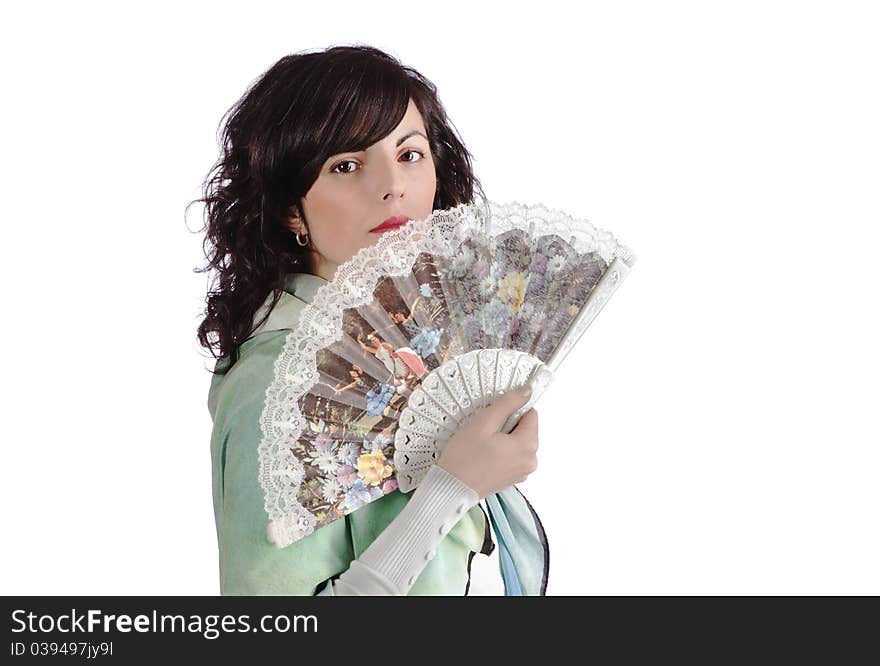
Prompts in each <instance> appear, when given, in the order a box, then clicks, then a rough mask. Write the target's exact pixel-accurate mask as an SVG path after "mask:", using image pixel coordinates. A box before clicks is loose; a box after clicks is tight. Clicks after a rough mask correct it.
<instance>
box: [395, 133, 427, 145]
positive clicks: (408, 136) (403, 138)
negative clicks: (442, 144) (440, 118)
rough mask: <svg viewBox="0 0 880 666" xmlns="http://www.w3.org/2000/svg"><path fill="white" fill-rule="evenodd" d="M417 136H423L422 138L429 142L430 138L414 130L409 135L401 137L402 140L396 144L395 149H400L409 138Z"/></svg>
mask: <svg viewBox="0 0 880 666" xmlns="http://www.w3.org/2000/svg"><path fill="white" fill-rule="evenodd" d="M416 134H418V135H419V136H421V137H422V138H424V139H425V141H427V140H428V137H426V136H425V135H424V133H422V132H420V131H419V130H412V131H411V132H407V133H406V134H404V135H403V136H402V137H400V138H399V139H398V140H397V143H396V144H395V146H394V147H395V148H397V147H399V146H400V144H402V143H403V142H404V141H406V140H407V139H408V138H410V137H411V136H415V135H416Z"/></svg>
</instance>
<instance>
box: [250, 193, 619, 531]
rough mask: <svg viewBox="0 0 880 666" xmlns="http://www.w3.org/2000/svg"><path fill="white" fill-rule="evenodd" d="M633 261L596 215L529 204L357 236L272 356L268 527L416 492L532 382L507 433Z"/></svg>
mask: <svg viewBox="0 0 880 666" xmlns="http://www.w3.org/2000/svg"><path fill="white" fill-rule="evenodd" d="M634 261H635V257H634V255H633V254H632V252H630V250H629V249H628V248H627V247H625V246H623V245H621V244H620V243H618V242H617V241H616V240H615V238H614V237H613V236H612V235H611V234H610V233H608V232H607V231H603V230H601V229H597V228H596V227H594V226H593V225H592V224H591V223H590V222H588V221H587V220H583V219H576V218H573V217H572V216H570V215H568V214H566V213H564V212H562V211H558V210H552V209H548V208H546V207H544V206H543V205H540V204H538V205H527V204H521V203H508V204H498V203H494V202H486V203H485V205H483V204H481V203H471V204H461V205H459V206H456V207H453V208H450V209H447V210H440V211H434V212H433V213H432V214H431V215H430V216H429V217H428V218H425V219H424V220H413V221H410V222H409V223H407V224H406V225H404V226H403V227H400V228H399V229H397V230H394V231H391V232H386V233H385V234H383V235H382V236H381V237H380V239H379V240H378V241H377V242H376V244H374V245H372V246H370V247H366V248H363V249H361V250H360V251H359V252H358V253H357V254H356V255H355V256H354V257H352V258H351V259H350V260H349V261H348V262H346V263H345V264H343V265H342V266H340V267H339V269H338V270H337V272H336V274H335V276H334V278H333V280H332V281H331V282H329V283H327V284H325V285H322V286H321V288H320V289H318V291H317V293H316V294H315V297H314V299H313V301H312V302H311V303H310V304H309V305H307V306H306V307H305V308H304V309H303V311H302V314H301V315H300V319H299V322H298V324H297V328H296V329H295V330H293V331H291V333H290V334H289V336H288V338H287V340H286V342H285V346H284V349H283V351H282V353H281V354H280V355H279V357H278V359H277V360H276V362H275V376H274V381H273V382H272V384H271V385H270V386H269V388H268V389H267V392H266V402H265V407H264V410H263V415H262V418H261V422H260V425H261V428H262V431H263V440H262V442H261V443H260V450H259V456H260V483H261V485H262V488H263V492H264V497H265V506H266V511H267V513H268V515H269V519H270V522H269V526H268V533H269V539H270V540H271V541H272V542H273V543H274V544H275V545H277V546H278V547H284V546H286V545H288V544H290V543H293V542H294V541H297V540H298V539H300V538H302V537H304V536H306V535H308V534H310V533H312V532H313V531H315V530H316V529H318V528H320V527H322V526H324V525H326V524H328V523H330V522H332V521H334V520H337V519H339V518H341V517H343V516H345V515H346V514H348V513H351V512H352V511H355V510H356V509H358V508H359V507H361V506H363V505H365V504H367V503H369V502H372V501H374V500H376V499H379V498H381V497H383V496H384V495H386V494H388V493H391V492H394V491H395V490H400V491H401V492H409V491H411V490H412V489H414V488H415V487H417V486H418V483H419V481H420V480H421V478H422V477H423V476H424V474H425V473H426V472H427V470H428V469H429V468H430V466H431V465H432V464H433V463H434V462H435V461H436V459H437V458H438V457H439V453H440V452H441V451H442V449H443V446H444V444H445V442H446V441H447V440H448V438H449V437H450V436H451V435H452V434H453V433H454V432H456V431H457V430H458V428H459V427H460V425H461V424H463V423H464V422H465V421H466V420H468V419H469V418H470V416H471V415H472V414H473V413H474V412H475V411H477V410H478V409H480V408H481V407H483V406H484V405H487V404H489V403H491V402H493V401H494V400H496V399H497V398H498V397H499V396H500V395H501V394H503V393H504V392H506V391H508V390H510V389H512V388H516V387H519V386H521V385H523V384H525V383H527V382H530V383H532V385H533V393H532V397H531V399H530V400H529V402H528V403H527V404H526V405H525V406H524V407H523V408H522V409H520V410H519V411H518V412H517V413H516V414H514V415H513V416H512V417H511V419H509V421H508V422H507V423H506V424H505V426H504V428H503V431H504V432H509V431H510V430H512V429H513V427H514V426H515V424H516V422H517V421H518V420H519V418H520V417H521V416H522V414H524V413H525V412H526V411H527V410H528V409H530V408H531V407H532V406H533V405H534V403H535V402H536V401H537V399H538V398H539V397H540V394H541V392H542V391H543V390H544V388H546V386H547V385H548V383H549V381H550V379H551V378H552V376H553V371H554V370H555V369H556V368H557V367H558V365H559V363H560V362H561V361H562V359H563V358H564V357H565V356H566V355H567V354H568V352H569V351H570V350H571V348H572V346H573V345H574V344H575V343H576V342H577V341H578V340H579V339H580V337H581V335H582V334H583V332H584V330H586V328H587V327H588V326H589V325H590V323H591V322H592V321H593V319H594V318H595V316H596V315H597V314H598V312H599V311H600V310H601V308H602V307H603V305H604V304H605V303H606V302H607V300H608V298H609V297H610V296H611V294H612V293H613V292H614V290H615V289H616V288H617V287H618V286H619V285H620V283H621V282H622V281H623V279H624V278H625V277H626V276H627V274H628V272H629V270H630V268H631V267H632V265H633V263H634Z"/></svg>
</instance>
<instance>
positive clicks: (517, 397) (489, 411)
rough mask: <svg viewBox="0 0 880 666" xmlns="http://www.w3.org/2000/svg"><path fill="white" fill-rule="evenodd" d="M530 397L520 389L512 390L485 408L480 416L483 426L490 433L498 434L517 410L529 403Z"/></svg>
mask: <svg viewBox="0 0 880 666" xmlns="http://www.w3.org/2000/svg"><path fill="white" fill-rule="evenodd" d="M529 397H531V396H530V395H526V394H525V393H523V392H522V391H521V390H520V389H511V390H509V391H508V392H507V393H505V394H504V395H502V396H501V397H500V398H498V399H497V400H496V401H495V402H493V403H492V404H490V405H488V406H487V407H484V408H483V413H482V414H480V418H481V419H482V424H483V425H484V426H485V427H486V428H487V430H488V432H498V431H499V430H500V429H501V426H503V425H504V422H505V421H506V420H507V418H508V417H509V416H510V415H511V414H513V413H514V412H515V411H516V410H517V409H519V408H520V407H522V406H523V405H524V404H526V403H527V402H528V401H529Z"/></svg>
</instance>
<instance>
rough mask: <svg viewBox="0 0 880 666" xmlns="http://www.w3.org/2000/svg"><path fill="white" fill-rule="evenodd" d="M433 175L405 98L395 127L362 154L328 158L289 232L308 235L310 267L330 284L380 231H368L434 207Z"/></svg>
mask: <svg viewBox="0 0 880 666" xmlns="http://www.w3.org/2000/svg"><path fill="white" fill-rule="evenodd" d="M436 189H437V174H436V172H435V170H434V159H433V157H432V155H431V149H430V145H429V143H428V139H427V131H426V130H425V123H424V121H423V119H422V116H421V114H420V113H419V111H418V108H417V107H416V105H415V103H414V102H413V101H412V99H410V101H409V105H408V107H407V110H406V114H405V115H404V116H403V120H401V121H400V124H399V125H398V126H397V127H396V128H395V129H394V130H393V131H392V132H391V134H389V135H388V136H386V137H385V138H384V139H382V140H381V141H377V142H376V143H374V144H373V145H372V146H370V147H368V148H367V149H366V150H364V151H361V152H355V153H339V154H338V155H333V156H332V157H331V158H330V159H328V160H327V161H326V162H325V163H324V165H323V166H322V167H321V173H320V175H319V176H318V179H317V180H316V181H315V182H314V184H313V185H312V187H311V189H309V191H308V192H307V193H306V195H305V197H303V199H302V201H301V206H302V212H303V215H304V216H305V226H304V227H303V223H302V221H301V220H293V221H292V222H291V229H292V230H293V231H298V232H301V234H302V235H304V234H305V233H308V234H309V242H308V248H307V249H308V250H310V251H311V257H310V258H311V269H312V272H313V273H314V274H315V275H319V276H320V277H323V278H324V279H325V280H328V281H329V280H332V279H333V275H334V273H335V272H336V269H337V267H339V265H341V264H343V263H345V262H346V261H348V260H349V259H351V257H353V256H354V255H355V254H356V253H357V251H358V250H360V249H361V248H363V247H367V246H369V245H373V244H375V243H376V242H377V241H378V240H379V238H380V237H381V235H382V234H381V233H371V232H370V229H373V228H374V227H376V226H378V225H380V224H381V223H382V222H383V221H384V220H386V219H387V218H389V217H391V216H393V215H406V216H407V217H409V218H410V219H413V220H420V219H424V218H426V217H428V216H429V215H430V214H431V212H432V210H433V204H434V195H435V192H436Z"/></svg>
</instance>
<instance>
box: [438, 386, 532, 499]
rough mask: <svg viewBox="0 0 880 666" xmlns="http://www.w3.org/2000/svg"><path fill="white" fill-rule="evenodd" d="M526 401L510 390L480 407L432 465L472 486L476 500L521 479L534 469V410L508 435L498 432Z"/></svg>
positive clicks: (522, 396) (524, 416)
mask: <svg viewBox="0 0 880 666" xmlns="http://www.w3.org/2000/svg"><path fill="white" fill-rule="evenodd" d="M528 400H529V396H528V395H526V394H524V393H522V392H521V391H520V390H517V389H513V390H511V391H508V392H507V393H505V394H504V395H503V396H501V398H499V399H498V400H496V401H495V402H493V403H492V404H490V405H487V406H486V407H483V409H482V410H480V411H479V412H477V413H476V414H474V415H473V416H472V417H471V419H470V420H469V421H468V422H467V423H466V424H465V426H464V427H463V428H462V429H461V430H459V431H458V432H457V433H455V435H453V436H452V437H450V438H449V441H448V442H447V443H446V446H445V447H444V448H443V451H442V453H441V454H440V458H439V459H438V460H437V462H436V464H437V465H440V466H441V467H443V469H445V470H446V471H447V472H450V473H451V474H454V475H455V476H457V477H458V478H459V479H461V480H462V481H464V482H465V483H466V484H467V485H469V486H470V487H471V488H473V489H474V490H475V491H476V493H477V495H479V497H480V499H483V498H484V497H486V496H487V495H491V494H492V493H496V492H498V491H500V490H504V489H505V488H509V487H510V486H512V485H513V484H514V483H522V482H523V481H525V480H526V478H528V476H529V474H531V473H532V472H534V471H535V470H536V469H537V468H538V456H537V453H538V412H537V411H536V410H535V409H534V408H532V409H530V410H529V411H527V412H526V413H525V414H524V415H523V417H522V418H521V419H520V421H519V423H517V425H516V427H515V428H514V429H513V430H512V431H511V432H510V434H509V435H505V434H504V433H501V432H499V431H500V429H501V426H503V425H504V422H505V421H506V420H507V418H508V417H509V416H510V415H511V414H513V413H514V412H515V411H516V410H517V409H519V408H520V407H522V406H523V405H524V404H526V402H528Z"/></svg>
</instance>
